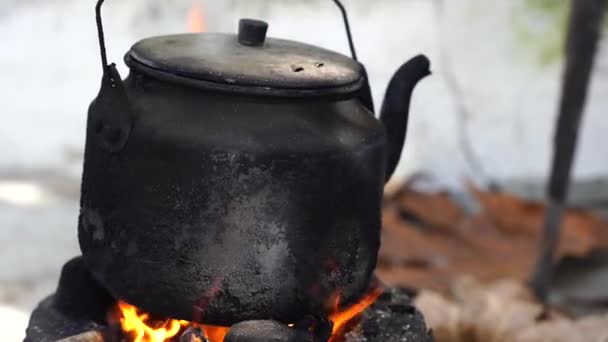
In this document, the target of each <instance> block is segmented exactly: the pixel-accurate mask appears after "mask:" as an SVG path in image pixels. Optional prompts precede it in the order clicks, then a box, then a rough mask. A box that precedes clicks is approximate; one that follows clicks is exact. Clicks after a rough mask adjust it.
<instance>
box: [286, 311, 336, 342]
mask: <svg viewBox="0 0 608 342" xmlns="http://www.w3.org/2000/svg"><path fill="white" fill-rule="evenodd" d="M333 326H334V323H333V322H332V321H330V320H329V318H327V317H326V316H313V315H308V316H306V317H304V318H303V319H302V320H300V321H298V322H297V323H296V324H295V325H294V329H296V330H299V331H302V332H308V335H309V336H311V337H312V341H313V342H325V341H327V340H329V338H330V337H331V333H332V329H333Z"/></svg>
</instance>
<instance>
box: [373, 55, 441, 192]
mask: <svg viewBox="0 0 608 342" xmlns="http://www.w3.org/2000/svg"><path fill="white" fill-rule="evenodd" d="M430 64H431V63H430V61H429V59H428V58H427V57H426V56H424V55H418V56H416V57H414V58H412V59H411V60H410V61H408V62H406V63H405V64H403V65H402V66H401V68H399V70H397V72H396V73H395V75H394V76H393V78H392V80H391V82H390V83H389V85H388V89H387V91H386V95H385V96H384V103H383V104H382V110H381V112H380V121H382V123H383V124H384V127H385V129H386V133H387V137H388V156H387V158H388V160H387V169H386V181H388V180H389V179H390V178H391V176H392V175H393V173H394V172H395V169H396V168H397V164H398V163H399V159H400V158H401V151H402V150H403V144H404V143H405V135H406V132H407V123H408V117H409V107H410V100H411V97H412V92H413V91H414V88H415V87H416V84H418V81H420V80H421V79H423V78H424V77H426V76H428V75H430V74H431V71H430Z"/></svg>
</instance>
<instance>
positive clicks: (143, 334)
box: [118, 301, 228, 342]
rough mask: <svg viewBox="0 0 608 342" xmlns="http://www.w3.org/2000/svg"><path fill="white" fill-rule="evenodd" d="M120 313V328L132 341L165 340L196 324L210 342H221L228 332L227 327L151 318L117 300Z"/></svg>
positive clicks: (150, 341) (156, 341)
mask: <svg viewBox="0 0 608 342" xmlns="http://www.w3.org/2000/svg"><path fill="white" fill-rule="evenodd" d="M118 308H119V310H120V313H121V317H120V325H121V327H122V330H123V331H124V332H125V333H127V334H128V335H129V336H130V337H132V342H166V341H170V340H171V339H172V338H173V337H175V336H177V335H178V334H180V333H183V331H184V330H185V329H186V328H187V327H189V326H198V327H200V328H201V330H202V331H203V334H204V336H205V338H207V339H208V340H209V341H210V342H223V341H224V336H226V334H227V333H228V328H224V327H215V326H210V325H196V324H194V323H190V322H188V321H182V320H176V319H166V320H161V321H158V320H156V321H155V320H152V319H150V315H148V314H146V313H141V312H140V311H139V310H138V309H137V308H136V307H134V306H133V305H130V304H128V303H125V302H123V301H119V302H118Z"/></svg>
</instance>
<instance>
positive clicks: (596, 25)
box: [531, 0, 606, 301]
mask: <svg viewBox="0 0 608 342" xmlns="http://www.w3.org/2000/svg"><path fill="white" fill-rule="evenodd" d="M605 6H606V0H571V9H570V19H569V27H568V37H567V46H566V66H565V70H564V75H563V84H562V93H561V100H560V109H559V116H558V120H557V125H556V133H555V137H554V141H553V143H554V150H553V163H552V168H551V176H550V179H549V184H548V186H547V195H548V198H549V202H548V204H547V210H546V214H545V224H544V236H543V239H542V240H541V246H540V254H539V257H538V260H537V263H536V269H535V271H534V275H533V277H532V284H531V285H532V288H533V289H534V291H535V293H536V295H537V296H538V297H539V298H540V299H541V300H543V301H546V300H547V298H548V292H549V288H550V285H551V281H552V279H553V262H554V258H555V253H556V250H557V247H558V245H559V238H560V230H561V229H560V226H561V221H562V217H563V213H564V208H565V206H566V200H567V196H568V187H569V184H570V178H571V171H572V164H573V160H574V155H575V152H576V145H577V140H578V134H579V127H580V123H581V119H582V116H583V111H584V106H585V102H586V99H587V92H588V88H589V81H590V78H591V71H592V70H593V64H594V59H595V56H596V52H597V45H598V41H599V39H600V33H601V29H602V21H603V14H604V12H605Z"/></svg>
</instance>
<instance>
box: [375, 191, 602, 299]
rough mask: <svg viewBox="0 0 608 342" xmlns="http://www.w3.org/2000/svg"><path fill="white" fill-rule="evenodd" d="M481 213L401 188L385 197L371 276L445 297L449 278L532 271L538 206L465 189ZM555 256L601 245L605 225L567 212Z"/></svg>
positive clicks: (521, 277)
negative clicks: (376, 255) (375, 275)
mask: <svg viewBox="0 0 608 342" xmlns="http://www.w3.org/2000/svg"><path fill="white" fill-rule="evenodd" d="M471 191H472V193H473V194H474V196H475V197H476V198H477V199H478V201H479V203H480V206H481V208H482V210H481V212H479V213H477V214H474V215H473V214H471V215H467V214H466V213H465V212H464V211H463V210H461V209H460V208H459V207H458V206H457V204H456V203H454V202H453V201H452V200H451V199H450V197H449V196H448V195H447V194H445V193H431V194H428V193H421V192H417V191H414V190H412V189H410V188H407V187H404V188H402V189H401V190H399V191H396V192H395V193H394V194H393V195H392V196H390V197H389V198H387V199H386V201H385V203H386V204H385V207H384V210H383V231H382V248H381V250H380V254H379V258H378V267H377V274H378V276H379V277H380V279H382V280H383V281H384V282H385V283H387V284H389V285H399V286H409V287H415V288H425V289H433V290H438V291H442V292H447V291H448V289H449V287H450V285H451V284H452V282H453V280H454V279H456V278H457V277H459V276H462V275H463V274H472V275H475V277H476V278H478V279H480V280H482V281H492V280H497V279H501V278H510V279H514V280H517V281H520V282H524V281H525V280H527V279H528V277H529V276H530V274H531V271H532V268H533V267H534V263H535V260H536V257H537V251H538V246H539V241H540V239H541V238H542V234H541V231H542V223H543V215H544V210H545V209H544V205H543V204H542V203H534V202H529V201H523V200H521V199H518V198H516V197H514V196H511V195H507V194H503V193H490V192H483V191H480V190H479V189H476V188H474V187H471ZM563 226H564V233H563V235H562V238H561V241H560V246H559V257H561V256H564V255H577V256H580V255H585V254H586V253H588V252H590V251H591V250H593V249H594V248H599V247H606V246H608V236H607V235H608V225H607V224H606V223H605V222H602V221H601V220H600V219H599V218H597V217H596V216H594V215H592V214H590V213H588V212H585V211H583V210H578V209H569V210H567V211H566V213H565V216H564V225H563Z"/></svg>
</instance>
